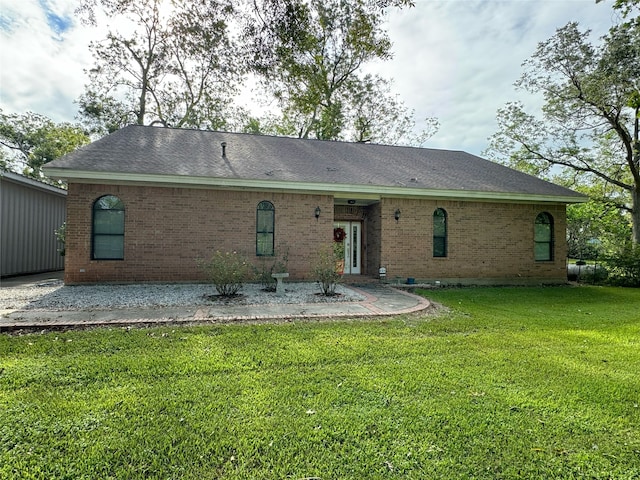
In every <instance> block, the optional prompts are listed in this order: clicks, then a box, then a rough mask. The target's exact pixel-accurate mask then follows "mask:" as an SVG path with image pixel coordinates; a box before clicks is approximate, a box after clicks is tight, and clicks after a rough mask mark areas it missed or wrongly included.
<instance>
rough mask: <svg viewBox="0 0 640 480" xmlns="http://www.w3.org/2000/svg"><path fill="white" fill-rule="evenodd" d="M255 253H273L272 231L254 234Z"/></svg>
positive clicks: (260, 254)
mask: <svg viewBox="0 0 640 480" xmlns="http://www.w3.org/2000/svg"><path fill="white" fill-rule="evenodd" d="M256 255H258V256H262V255H273V234H272V233H258V234H257V235H256Z"/></svg>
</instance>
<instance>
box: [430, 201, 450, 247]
mask: <svg viewBox="0 0 640 480" xmlns="http://www.w3.org/2000/svg"><path fill="white" fill-rule="evenodd" d="M433 256H434V257H446V256H447V212H446V211H445V210H444V209H442V208H438V209H436V211H435V212H433Z"/></svg>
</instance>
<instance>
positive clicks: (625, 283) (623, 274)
mask: <svg viewBox="0 0 640 480" xmlns="http://www.w3.org/2000/svg"><path fill="white" fill-rule="evenodd" d="M607 266H608V268H609V283H611V284H612V285H618V286H621V287H640V246H633V247H631V246H630V247H627V248H626V249H625V250H624V251H622V252H621V253H619V254H617V255H614V256H611V257H609V258H607Z"/></svg>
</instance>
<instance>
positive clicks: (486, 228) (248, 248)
mask: <svg viewBox="0 0 640 480" xmlns="http://www.w3.org/2000/svg"><path fill="white" fill-rule="evenodd" d="M103 195H116V196H118V197H119V198H120V199H121V200H122V201H123V203H124V205H125V252H124V260H91V217H92V206H93V203H94V201H95V200H96V199H97V198H99V197H101V196H103ZM263 200H268V201H270V202H272V203H273V205H274V206H275V218H276V220H275V222H276V224H275V244H276V249H278V248H279V247H281V246H284V245H286V246H288V247H289V263H288V266H289V273H290V274H291V278H292V279H300V280H305V279H306V280H309V279H310V276H309V275H310V274H309V272H310V268H311V264H312V262H313V261H314V259H315V255H316V252H318V251H319V250H320V248H321V246H322V245H323V244H331V242H332V239H333V221H334V205H333V198H332V197H331V196H329V195H301V194H290V193H273V192H240V191H223V190H214V189H206V188H202V189H195V188H194V189H188V188H169V187H145V186H128V185H127V186H125V185H120V186H108V185H95V184H75V183H72V184H70V185H69V193H68V197H67V245H66V252H67V254H66V257H65V259H66V260H65V261H66V265H65V281H66V282H67V283H69V284H74V283H98V282H142V281H152V282H183V281H202V280H204V275H203V273H202V272H201V271H200V270H199V269H198V268H197V266H196V259H197V258H208V257H209V256H210V255H211V254H212V253H213V252H214V251H215V250H220V251H234V250H235V251H239V252H242V253H244V254H246V255H247V257H248V258H249V259H250V261H252V262H255V263H257V262H258V261H259V259H258V257H256V256H255V236H256V234H255V228H256V225H255V222H256V208H257V205H258V203H259V202H261V201H263ZM317 206H319V207H320V209H321V215H320V218H319V219H317V220H316V218H315V216H314V211H315V208H316V207H317ZM439 207H440V208H444V209H445V210H446V211H447V215H448V256H447V257H446V258H433V254H432V248H433V246H432V243H433V242H432V218H433V211H434V210H435V209H436V208H439ZM396 209H400V211H401V218H400V220H399V221H398V222H396V220H395V219H394V212H395V211H396ZM543 211H546V212H549V213H550V214H551V215H552V216H553V218H554V226H555V256H554V260H553V261H551V262H536V261H535V260H534V256H533V235H534V221H535V218H536V216H537V215H538V213H540V212H543ZM340 212H341V213H340ZM351 214H353V215H356V213H353V212H351V213H349V211H347V210H344V211H340V210H339V209H338V210H337V211H336V215H338V216H343V217H347V216H349V215H351ZM356 216H357V217H358V218H362V219H363V229H364V235H363V273H365V274H368V275H376V274H377V272H378V268H379V267H380V266H385V267H386V268H387V278H388V279H390V280H393V279H394V278H398V279H406V278H407V277H414V278H416V280H418V281H419V280H427V281H433V280H441V281H443V282H446V281H449V282H460V283H464V282H477V281H489V282H491V281H495V282H502V281H504V280H505V279H506V280H509V281H513V282H515V283H526V282H527V281H533V282H539V281H543V282H562V281H564V280H565V279H566V266H565V257H566V242H565V229H566V220H565V206H564V205H532V204H502V203H490V202H461V201H436V200H411V199H395V198H394V199H392V198H383V199H382V200H381V202H380V203H377V204H374V205H371V206H369V207H367V208H366V210H363V211H362V214H360V213H357V215H356ZM354 218H355V217H354ZM344 219H346V218H344Z"/></svg>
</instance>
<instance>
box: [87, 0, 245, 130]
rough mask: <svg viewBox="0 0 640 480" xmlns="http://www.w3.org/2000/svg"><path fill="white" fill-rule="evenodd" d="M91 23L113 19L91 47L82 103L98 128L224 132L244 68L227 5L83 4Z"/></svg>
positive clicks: (116, 0) (100, 0)
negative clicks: (115, 23)
mask: <svg viewBox="0 0 640 480" xmlns="http://www.w3.org/2000/svg"><path fill="white" fill-rule="evenodd" d="M78 12H79V13H80V14H81V15H82V18H83V19H84V20H85V21H86V22H89V23H95V22H99V21H101V20H102V21H105V22H108V21H109V20H108V19H112V18H114V19H117V20H118V27H113V26H112V27H110V28H109V32H108V34H107V37H106V38H105V39H104V40H103V41H97V42H92V43H91V45H90V49H91V51H92V52H93V55H94V59H95V64H94V66H93V68H91V69H90V70H88V72H87V73H88V75H89V84H88V85H87V88H86V91H85V93H84V94H83V95H82V97H81V98H80V100H79V104H80V113H81V115H82V117H84V119H85V120H86V121H87V122H88V123H89V124H90V125H92V126H93V128H94V129H95V130H100V129H102V130H103V131H105V130H106V131H107V132H109V131H113V130H116V129H118V128H120V127H121V126H123V125H126V124H128V123H137V124H140V125H156V124H157V125H162V126H175V127H185V128H214V129H215V128H222V127H224V125H225V116H226V114H227V111H226V109H227V107H228V105H229V104H230V102H231V98H232V97H233V95H234V94H235V92H236V90H237V87H238V85H239V81H240V79H241V75H242V71H243V65H242V62H240V61H238V58H239V57H240V55H239V49H238V46H237V44H236V42H235V40H234V39H233V37H232V34H231V33H230V28H229V21H230V19H231V18H232V17H233V15H234V14H235V8H234V6H233V2H231V1H230V0H207V1H206V2H193V1H190V0H172V1H169V0H150V1H148V0H83V1H82V2H81V5H80V7H79V9H78Z"/></svg>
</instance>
